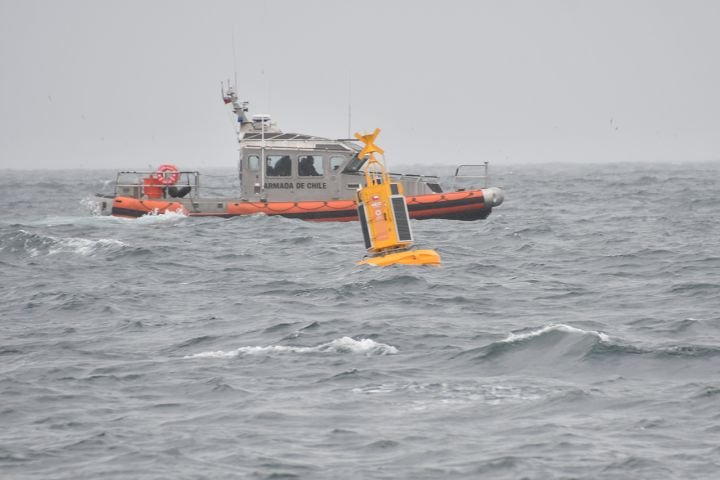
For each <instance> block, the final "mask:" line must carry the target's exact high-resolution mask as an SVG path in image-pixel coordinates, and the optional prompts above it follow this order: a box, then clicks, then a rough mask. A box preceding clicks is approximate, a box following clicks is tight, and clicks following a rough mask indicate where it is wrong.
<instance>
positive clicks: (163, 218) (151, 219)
mask: <svg viewBox="0 0 720 480" xmlns="http://www.w3.org/2000/svg"><path fill="white" fill-rule="evenodd" d="M185 218H187V214H186V213H185V212H184V211H183V210H182V209H181V208H178V209H177V210H176V211H171V210H168V211H166V212H162V213H160V212H159V211H158V210H157V209H155V210H153V211H152V212H149V213H147V214H145V215H143V216H142V217H139V218H137V219H135V220H134V221H135V222H137V223H140V224H155V223H176V222H179V221H182V220H184V219H185Z"/></svg>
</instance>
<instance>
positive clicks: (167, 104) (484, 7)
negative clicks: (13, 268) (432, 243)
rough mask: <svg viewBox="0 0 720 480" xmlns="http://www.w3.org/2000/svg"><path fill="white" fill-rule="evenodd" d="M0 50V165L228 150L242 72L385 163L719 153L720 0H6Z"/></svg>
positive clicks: (221, 155)
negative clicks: (370, 137) (231, 107)
mask: <svg viewBox="0 0 720 480" xmlns="http://www.w3.org/2000/svg"><path fill="white" fill-rule="evenodd" d="M233 39H234V42H233ZM0 61H1V62H2V75H0V132H1V133H0V168H76V167H85V168H94V167H97V168H105V167H112V168H139V167H147V166H148V165H153V166H157V165H158V164H161V163H166V162H172V163H175V164H177V165H178V166H179V167H181V168H201V167H210V166H225V167H234V166H235V164H236V159H237V143H236V141H235V137H234V131H233V126H232V118H231V115H230V114H229V113H228V109H227V107H226V106H225V105H224V104H223V103H222V101H221V98H220V82H221V81H223V80H227V79H231V80H232V79H234V76H235V71H237V82H238V87H239V91H240V97H241V98H242V99H245V100H248V101H250V108H251V113H270V114H272V115H273V118H274V119H275V121H277V123H278V125H279V126H280V127H281V128H282V129H283V130H285V131H289V132H301V133H310V134H314V135H319V136H326V137H335V138H337V137H345V136H347V133H348V105H349V104H350V105H351V106H352V116H351V118H352V130H353V132H354V131H364V132H370V131H372V130H373V129H374V128H375V127H380V128H381V129H382V133H381V135H380V137H379V139H378V144H379V145H381V146H382V147H384V148H385V150H386V153H387V157H388V161H389V163H391V164H393V165H398V164H428V165H431V164H446V165H455V164H458V163H468V162H481V161H484V160H489V161H490V162H491V163H492V164H495V165H497V164H503V163H507V164H510V163H512V164H517V163H537V162H546V161H563V162H585V163H594V162H618V161H677V162H683V161H702V160H720V134H719V133H720V2H718V1H714V0H708V1H692V0H678V1H659V0H648V1H639V0H619V1H612V0H597V1H569V0H567V1H557V0H544V1H508V0H498V1H485V0H479V1H470V0H468V1H459V0H458V1H455V0H444V1H437V0H435V1H424V0H416V1H390V0H382V1H365V0H363V1H360V2H350V1H343V0H322V1H308V0H295V1H277V0H266V1H262V0H256V1H244V0H234V1H192V2H181V1H152V0H142V1H132V0H118V1H100V0H92V1H75V0H63V1H33V0H0Z"/></svg>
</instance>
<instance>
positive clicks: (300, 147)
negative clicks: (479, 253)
mask: <svg viewBox="0 0 720 480" xmlns="http://www.w3.org/2000/svg"><path fill="white" fill-rule="evenodd" d="M221 93H222V97H223V100H224V102H225V103H226V104H227V105H229V106H230V107H231V108H232V112H233V115H234V118H235V119H237V129H236V133H237V138H238V142H239V144H240V159H239V163H238V177H239V184H240V192H238V193H237V194H233V195H232V196H222V197H219V196H207V195H203V194H202V193H203V188H202V187H201V181H200V180H201V175H200V172H198V171H191V170H181V169H178V168H177V167H175V166H174V165H171V164H164V165H161V166H160V167H158V169H157V170H154V171H121V172H119V173H118V175H117V178H116V180H115V183H114V190H115V191H114V193H113V194H112V195H108V194H97V199H98V200H99V201H98V211H99V213H100V214H109V215H114V216H118V217H131V218H134V217H140V216H143V215H148V214H162V213H166V212H179V213H182V214H185V215H188V216H214V217H233V216H238V215H251V214H265V215H281V216H283V217H290V218H299V219H303V220H313V221H352V220H357V219H358V213H357V212H358V210H357V201H356V200H357V196H356V193H357V190H358V188H360V187H361V186H364V185H365V182H366V180H365V175H364V173H363V170H362V169H363V166H364V165H365V164H366V162H367V161H368V158H367V157H366V156H363V155H360V152H361V151H362V147H361V145H360V144H359V142H358V141H357V139H337V140H333V139H328V138H323V137H316V136H312V135H305V134H298V133H284V132H282V131H281V130H280V129H279V128H278V127H277V125H276V124H275V123H274V122H273V121H272V119H271V117H270V116H269V115H253V116H251V115H249V114H248V102H240V101H239V100H238V96H237V94H236V92H235V89H233V88H232V87H231V86H227V88H223V89H222V91H221ZM477 168H479V172H478V170H477ZM472 169H476V170H475V171H476V173H479V175H468V174H466V173H467V172H468V171H471V170H472ZM461 171H462V172H463V174H461ZM389 175H390V179H391V181H392V182H393V183H398V184H401V185H402V188H403V191H404V193H405V197H406V199H407V208H408V212H409V215H410V218H415V219H429V218H441V219H449V220H478V219H484V218H487V216H488V215H489V214H490V212H491V211H492V209H493V207H496V206H498V205H500V204H501V203H502V202H503V198H504V194H503V191H502V190H501V189H500V188H497V187H488V186H487V184H485V185H484V186H483V187H482V188H458V189H456V190H455V191H450V192H445V191H443V189H442V188H441V186H440V184H439V179H438V177H436V176H425V175H407V174H393V173H391V174H389ZM455 178H456V179H461V178H462V179H468V178H471V179H475V180H484V181H485V183H486V182H487V178H488V164H487V162H485V163H484V164H482V165H461V166H459V167H458V168H457V169H456V171H455Z"/></svg>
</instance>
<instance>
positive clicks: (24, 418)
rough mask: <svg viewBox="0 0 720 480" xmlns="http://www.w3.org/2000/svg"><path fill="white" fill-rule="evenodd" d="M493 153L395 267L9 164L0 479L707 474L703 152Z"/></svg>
mask: <svg viewBox="0 0 720 480" xmlns="http://www.w3.org/2000/svg"><path fill="white" fill-rule="evenodd" d="M494 169H495V170H494V172H493V173H494V178H493V182H492V183H493V185H501V186H503V187H504V188H505V192H506V202H505V204H504V205H502V206H501V207H499V208H497V209H495V210H494V212H493V213H492V215H491V216H490V217H489V218H488V219H487V220H485V221H477V222H456V221H445V220H428V221H412V228H413V230H414V234H415V237H416V240H417V244H418V246H420V247H425V248H434V249H436V250H437V251H438V252H439V253H440V255H441V256H442V259H443V264H442V266H440V267H410V266H396V267H389V268H372V267H367V266H357V265H355V263H356V262H357V261H358V260H360V259H361V258H362V256H363V254H364V249H363V243H362V236H361V232H360V227H359V225H358V224H357V223H356V222H352V223H309V222H303V221H299V220H289V219H284V218H269V217H262V216H252V217H243V218H233V219H212V218H186V217H183V216H180V215H160V216H150V217H144V218H140V219H137V220H127V219H119V218H112V217H98V216H93V215H92V213H91V208H90V207H91V205H90V204H91V202H90V198H91V197H92V194H93V193H94V192H96V191H101V190H103V189H107V181H108V180H111V179H112V178H113V173H112V172H105V171H59V172H40V171H35V172H22V171H5V172H2V175H1V176H0V204H2V205H3V210H2V212H1V213H0V426H1V428H0V477H1V478H3V479H79V478H93V479H95V478H103V479H166V478H167V479H196V478H211V479H220V478H250V479H271V478H272V479H284V478H301V479H338V478H342V479H397V478H407V479H460V478H500V479H517V478H531V479H548V478H582V479H603V478H607V479H616V478H628V479H638V478H643V479H645V478H647V479H650V478H651V479H666V478H667V479H677V478H707V479H713V478H717V475H718V473H717V472H718V469H719V468H720V278H719V276H720V220H719V217H720V215H718V213H719V212H720V207H719V205H720V166H719V165H717V164H690V165H687V164H685V165H680V164H678V165H672V164H662V165H660V164H659V165H651V164H631V165H590V166H577V165H576V166H567V165H544V166H532V167H520V166H513V167H505V166H502V165H495V166H494ZM449 182H450V181H449V180H446V183H449Z"/></svg>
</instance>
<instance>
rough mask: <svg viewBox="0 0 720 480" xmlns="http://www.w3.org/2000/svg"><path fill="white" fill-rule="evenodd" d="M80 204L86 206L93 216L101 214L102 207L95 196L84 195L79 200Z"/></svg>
mask: <svg viewBox="0 0 720 480" xmlns="http://www.w3.org/2000/svg"><path fill="white" fill-rule="evenodd" d="M80 205H82V206H83V207H84V208H86V209H87V210H88V211H89V212H90V214H91V215H92V216H94V217H99V216H101V215H102V208H101V207H100V201H98V199H97V197H85V198H83V199H81V200H80Z"/></svg>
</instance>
